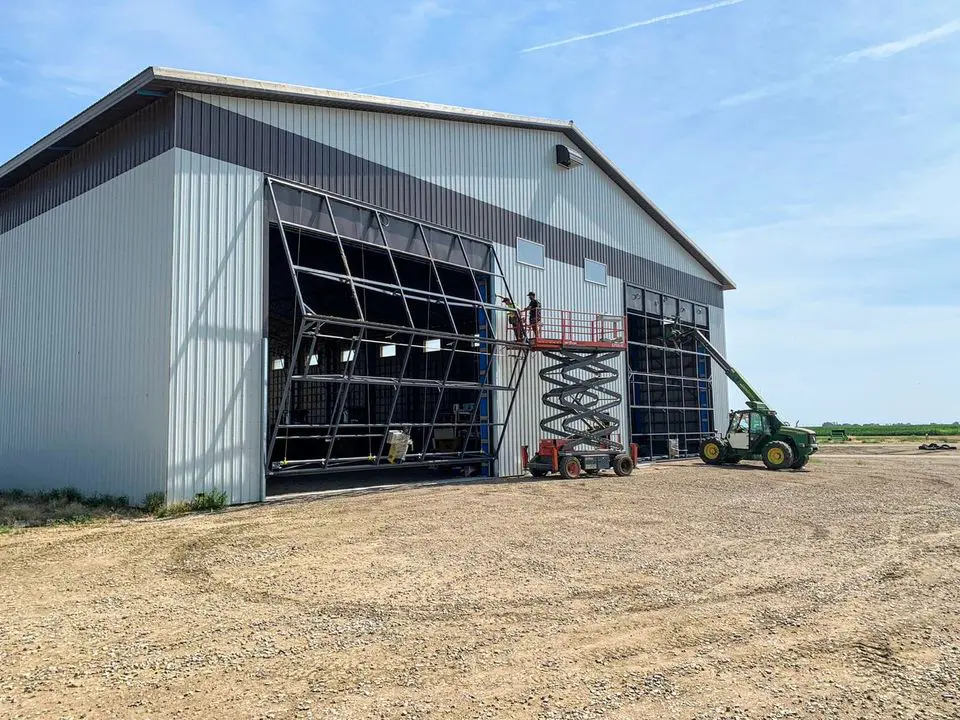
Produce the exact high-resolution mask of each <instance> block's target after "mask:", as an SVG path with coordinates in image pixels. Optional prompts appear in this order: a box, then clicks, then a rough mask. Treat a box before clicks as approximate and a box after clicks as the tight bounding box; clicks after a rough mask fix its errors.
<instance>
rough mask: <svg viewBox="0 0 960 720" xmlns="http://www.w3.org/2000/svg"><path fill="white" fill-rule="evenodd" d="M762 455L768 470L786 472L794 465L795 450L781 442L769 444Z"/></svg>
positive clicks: (764, 447)
mask: <svg viewBox="0 0 960 720" xmlns="http://www.w3.org/2000/svg"><path fill="white" fill-rule="evenodd" d="M760 454H761V456H762V457H763V464H764V465H766V466H767V469H768V470H784V469H786V468H788V467H790V466H791V465H793V449H792V448H791V447H790V446H789V445H787V444H786V443H785V442H782V441H780V440H772V441H770V442H768V443H767V444H766V445H764V446H763V451H762V452H761V453H760Z"/></svg>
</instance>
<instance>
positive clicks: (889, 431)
mask: <svg viewBox="0 0 960 720" xmlns="http://www.w3.org/2000/svg"><path fill="white" fill-rule="evenodd" d="M810 429H811V430H815V431H816V433H817V435H823V436H825V437H829V436H830V431H831V430H846V431H847V435H848V436H851V437H924V436H926V435H929V436H930V437H943V436H947V437H952V436H956V435H960V424H958V423H953V424H952V425H939V424H932V425H906V424H902V423H897V424H894V425H845V424H839V423H838V424H831V425H824V426H820V427H812V428H810Z"/></svg>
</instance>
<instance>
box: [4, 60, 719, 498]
mask: <svg viewBox="0 0 960 720" xmlns="http://www.w3.org/2000/svg"><path fill="white" fill-rule="evenodd" d="M733 287H734V286H733V284H732V282H731V281H730V279H729V278H727V276H726V275H725V274H724V273H723V272H722V271H721V270H720V269H719V268H718V267H717V265H716V264H715V263H714V262H713V261H712V260H711V259H710V258H709V257H707V255H706V254H705V253H704V252H703V251H702V250H700V249H699V248H698V247H697V246H696V245H695V244H694V242H693V241H692V240H690V238H688V237H687V236H686V235H685V234H684V233H683V232H682V231H681V230H680V229H679V228H677V227H676V225H675V224H674V223H673V222H672V221H671V220H670V219H669V218H667V217H666V216H665V215H664V214H663V213H662V212H661V211H660V210H659V209H658V208H657V207H656V206H655V205H654V204H653V203H652V202H651V201H650V200H649V199H648V198H647V197H646V196H645V195H644V194H643V193H642V192H641V191H640V190H639V189H638V188H637V187H636V186H635V185H634V184H633V183H631V182H630V180H629V179H628V178H626V177H625V176H624V175H623V174H622V173H621V172H620V171H619V170H618V169H617V168H616V167H615V166H614V165H613V164H612V163H611V162H610V161H609V160H608V159H607V158H606V157H605V156H604V155H603V154H602V153H601V152H600V151H599V150H598V149H597V148H596V147H595V146H594V145H593V144H592V143H591V142H590V141H589V140H588V139H587V138H586V137H584V135H583V134H582V133H581V132H580V131H579V130H578V129H577V128H576V126H574V125H573V124H572V123H567V122H558V121H551V120H541V119H533V118H525V117H519V116H514V115H506V114H500V113H493V112H482V111H476V110H466V109H463V108H457V107H449V106H443V105H435V104H428V103H419V102H411V101H402V100H393V99H386V98H381V97H375V96H366V95H357V94H353V93H344V92H335V91H328V90H317V89H313V88H305V87H296V86H290V85H284V84H277V83H267V82H259V81H253V80H244V79H236V78H227V77H221V76H214V75H207V74H200V73H193V72H184V71H179V70H169V69H162V68H148V69H147V70H145V71H143V72H142V73H140V74H139V75H137V76H136V77H134V78H133V79H131V80H130V81H129V82H127V83H125V84H124V85H123V86H121V87H120V88H118V89H117V90H116V91H114V92H112V93H111V94H110V95H108V96H106V97H105V98H103V99H102V100H100V101H99V102H97V103H96V104H94V105H93V106H91V107H90V108H89V109H87V110H86V111H84V112H83V113H81V114H80V115H78V116H77V117H76V118H74V119H73V120H71V121H69V122H68V123H66V124H65V125H64V126H62V127H61V128H59V129H57V130H56V131H54V132H52V133H51V134H49V135H48V136H46V137H45V138H43V139H42V140H40V141H39V142H37V143H36V144H35V145H33V146H32V147H30V148H28V149H27V150H25V151H24V152H22V153H21V154H19V155H18V156H16V157H15V158H13V159H12V160H10V161H9V162H7V163H6V164H4V165H3V166H2V167H0V308H2V309H0V487H20V488H24V489H44V488H54V487H62V486H65V485H71V486H75V487H77V488H79V489H80V490H81V491H83V492H85V493H110V494H117V495H127V496H128V497H130V498H131V500H133V501H137V500H139V499H142V498H143V497H144V496H145V495H147V494H148V493H152V492H163V493H165V495H166V498H167V500H168V501H171V502H172V501H176V500H183V499H190V498H191V497H192V496H193V495H194V494H195V493H197V492H202V491H207V490H210V489H214V488H215V489H221V490H223V491H225V492H226V493H227V494H228V497H229V499H230V502H232V503H243V502H252V501H258V500H262V499H263V498H264V497H265V496H266V494H267V487H268V482H269V479H270V478H272V477H275V476H283V475H284V474H287V473H296V472H310V473H316V474H318V475H320V476H322V474H323V473H329V472H343V471H347V470H370V469H371V468H375V469H377V471H378V472H379V471H385V470H386V469H388V468H389V469H390V470H393V468H394V466H393V465H391V464H390V463H389V462H388V461H387V456H388V453H389V448H388V442H387V439H388V435H389V431H390V430H391V429H394V428H399V427H406V428H407V429H408V431H409V433H410V435H411V437H412V441H413V442H412V448H411V449H410V451H409V454H408V456H407V460H406V462H405V463H404V466H406V467H418V466H422V465H429V466H431V467H438V466H439V467H446V466H451V467H452V466H456V465H463V464H464V463H469V462H478V463H481V464H482V465H483V466H484V467H486V468H487V469H488V470H489V471H490V472H494V473H496V474H499V475H505V476H510V475H516V474H519V473H520V471H521V465H520V451H521V445H523V444H526V443H535V442H536V440H537V437H538V435H539V434H540V432H541V431H540V429H539V426H538V423H539V421H540V419H541V418H542V415H543V407H542V401H541V397H542V395H543V392H544V385H543V382H542V381H541V380H540V378H539V376H538V373H537V371H538V369H540V367H542V364H543V358H542V357H540V355H539V354H537V353H528V352H524V351H523V350H522V349H517V344H516V343H512V342H510V340H511V336H510V329H509V328H508V327H507V325H506V317H505V313H504V312H503V305H502V303H501V302H500V301H499V300H498V296H500V295H509V296H510V297H513V298H514V299H515V301H516V303H517V305H519V306H520V307H522V306H523V305H524V304H525V297H526V294H527V292H528V291H529V290H533V291H536V293H537V294H538V297H539V299H540V301H541V303H542V305H543V307H544V313H545V316H546V315H547V314H549V313H561V314H562V313H578V312H579V313H590V314H606V315H613V316H621V317H622V316H626V330H627V338H626V339H627V341H628V351H627V352H626V353H623V354H621V355H620V356H619V358H618V360H616V363H617V365H616V369H617V370H618V372H619V380H618V382H619V383H620V386H621V387H620V390H619V392H620V393H621V394H622V396H623V401H622V402H621V403H620V405H619V408H618V409H617V411H616V412H615V415H617V417H618V419H619V420H620V422H621V423H622V428H623V432H624V435H625V436H627V437H626V438H625V439H627V440H632V441H633V442H636V443H637V444H638V445H639V448H640V455H641V456H644V457H659V456H664V455H666V454H667V445H668V439H669V438H676V439H677V440H678V441H679V445H680V447H681V449H682V450H684V451H686V450H688V449H692V448H695V446H696V444H697V441H698V439H699V437H700V436H701V435H702V434H703V433H705V432H710V431H712V430H713V428H714V427H715V426H716V425H719V424H721V423H723V421H724V419H725V418H726V414H727V410H728V408H727V396H726V383H725V380H724V378H722V377H721V378H717V379H714V378H712V377H711V368H710V362H709V359H708V358H707V357H706V356H705V355H704V354H702V353H698V352H697V349H698V348H696V347H695V346H691V347H684V348H681V349H680V350H673V349H671V348H667V347H664V343H663V339H662V319H663V318H664V317H665V316H666V317H679V318H680V320H681V322H684V323H691V324H694V323H695V324H697V325H699V326H700V327H702V328H703V329H705V330H707V331H708V332H709V334H710V338H711V340H712V341H713V342H715V343H716V344H717V345H718V346H719V347H720V349H721V350H723V347H724V319H723V291H724V290H727V289H731V288H733ZM521 373H522V374H521Z"/></svg>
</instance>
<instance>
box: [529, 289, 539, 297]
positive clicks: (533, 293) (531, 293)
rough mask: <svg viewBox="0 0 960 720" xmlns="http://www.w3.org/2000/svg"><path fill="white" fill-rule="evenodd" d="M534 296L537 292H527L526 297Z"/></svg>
mask: <svg viewBox="0 0 960 720" xmlns="http://www.w3.org/2000/svg"><path fill="white" fill-rule="evenodd" d="M536 296H537V294H536V293H535V292H534V291H533V290H531V291H530V292H528V293H527V297H536Z"/></svg>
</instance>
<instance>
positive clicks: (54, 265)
mask: <svg viewBox="0 0 960 720" xmlns="http://www.w3.org/2000/svg"><path fill="white" fill-rule="evenodd" d="M172 188H173V153H172V152H168V153H165V154H163V155H161V156H159V157H156V158H154V159H153V160H150V161H149V162H145V163H143V164H140V165H139V166H138V167H136V168H135V169H133V170H130V171H129V172H126V173H124V174H122V175H119V176H118V177H115V178H114V179H112V180H110V181H108V182H106V183H103V184H100V185H99V186H98V187H96V188H95V189H93V190H90V191H89V192H86V193H83V194H80V195H79V196H78V197H75V198H74V199H72V200H69V201H68V202H65V203H63V204H61V205H60V206H59V207H57V208H56V209H54V210H50V211H49V212H46V213H44V214H41V215H39V216H38V217H35V218H33V219H32V220H29V221H27V222H25V223H23V224H19V225H18V226H17V227H16V228H15V229H13V230H11V231H10V232H7V233H4V234H3V235H0V307H2V309H3V310H2V312H0V487H6V488H14V487H18V488H23V489H28V490H38V489H51V488H57V487H64V486H74V487H76V488H78V489H79V490H80V491H81V492H83V493H86V494H93V493H108V494H114V495H126V496H128V497H129V498H130V500H131V501H133V502H139V501H141V500H142V499H143V497H144V496H145V495H146V494H147V493H150V492H155V491H163V489H164V478H165V475H166V465H167V463H166V460H167V447H166V443H167V388H168V374H167V373H168V366H167V362H166V357H165V354H164V353H163V352H162V351H160V352H158V350H161V349H162V348H165V347H167V346H168V343H169V337H170V335H169V332H170V327H169V317H170V260H171V258H170V238H171V236H172V231H173V228H172V217H173V216H172V212H171V211H172V205H173V193H172ZM36 203H38V205H39V206H42V204H43V201H42V198H38V199H36Z"/></svg>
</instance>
